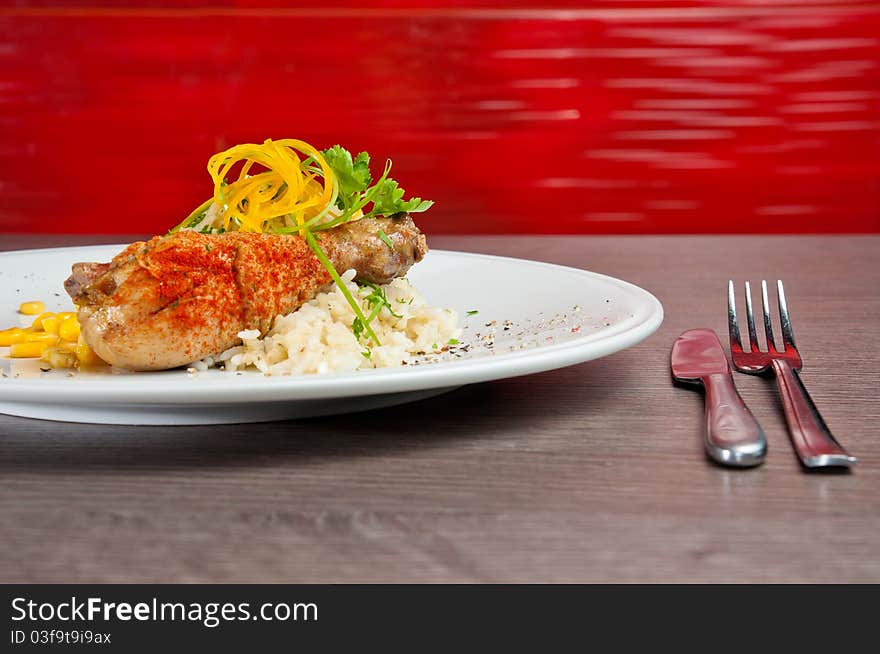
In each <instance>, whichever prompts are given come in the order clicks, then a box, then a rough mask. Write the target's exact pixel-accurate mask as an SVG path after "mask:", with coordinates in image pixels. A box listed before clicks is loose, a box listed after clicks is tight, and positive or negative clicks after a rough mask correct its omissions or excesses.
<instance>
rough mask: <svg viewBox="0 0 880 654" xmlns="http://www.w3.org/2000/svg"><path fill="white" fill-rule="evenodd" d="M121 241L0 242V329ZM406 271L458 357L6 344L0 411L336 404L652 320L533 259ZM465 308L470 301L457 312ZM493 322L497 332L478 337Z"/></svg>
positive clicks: (603, 345)
mask: <svg viewBox="0 0 880 654" xmlns="http://www.w3.org/2000/svg"><path fill="white" fill-rule="evenodd" d="M122 247H123V246H114V245H105V246H92V247H76V248H59V249H50V250H25V251H19V252H7V253H2V254H0V328H5V327H8V326H13V325H18V324H25V322H24V321H25V317H23V316H19V315H18V313H17V309H18V306H19V304H20V303H21V302H22V301H24V300H31V299H41V300H44V301H46V305H47V310H49V311H69V310H71V309H72V305H71V302H70V299H69V298H68V297H67V295H66V294H65V293H64V290H63V286H62V284H63V281H64V279H65V278H66V277H67V275H68V274H69V273H70V266H71V264H72V263H74V262H76V261H108V260H109V259H110V258H112V257H113V256H114V255H115V254H116V253H117V252H119V251H120V250H121V249H122ZM408 277H409V279H410V281H411V282H412V283H413V285H414V286H416V288H418V289H419V290H420V291H421V292H422V294H423V295H424V296H425V298H426V299H427V301H428V302H430V303H431V304H434V305H436V306H441V307H448V308H452V309H455V310H456V311H457V312H458V314H459V322H460V324H461V325H462V326H463V328H464V329H463V334H462V336H461V338H460V339H459V340H460V341H462V343H463V344H468V345H469V348H468V349H467V351H465V352H461V351H459V352H458V354H459V355H460V357H455V356H454V355H452V354H449V353H447V354H446V355H444V357H443V358H444V360H441V361H439V362H435V363H426V364H422V365H415V366H405V367H402V368H393V369H389V368H386V369H381V370H366V371H358V372H355V373H345V374H337V373H330V374H325V375H308V376H299V377H266V376H263V375H262V374H261V373H259V372H257V371H248V372H245V373H244V374H231V373H226V372H224V371H221V370H209V371H207V372H200V373H197V374H195V375H193V374H189V373H187V372H186V371H184V370H182V369H180V370H171V371H164V372H151V373H128V374H116V373H113V372H111V371H109V369H106V368H105V369H103V370H100V371H98V372H78V373H76V374H75V375H73V376H71V375H70V374H69V373H67V372H63V371H51V372H47V373H46V372H41V371H40V370H39V364H38V362H37V361H36V360H33V359H9V358H8V349H7V348H0V371H2V373H3V374H4V376H3V377H0V412H2V413H8V414H12V415H18V416H27V417H31V418H42V419H46V420H64V421H70V422H95V423H112V424H137V425H150V424H152V425H160V424H162V425H165V424H222V423H234V422H261V421H267V420H279V419H284V418H298V417H306V416H317V415H329V414H334V413H345V412H350V411H359V410H363V409H372V408H379V407H384V406H390V405H393V404H400V403H402V402H409V401H413V400H418V399H422V398H425V397H430V396H432V395H437V394H439V393H442V392H444V391H448V390H451V389H452V388H456V387H458V386H462V385H464V384H472V383H475V382H483V381H489V380H492V379H502V378H505V377H514V376H517V375H527V374H530V373H535V372H541V371H545V370H552V369H554V368H561V367H563V366H569V365H572V364H575V363H581V362H583V361H588V360H590V359H596V358H598V357H602V356H606V355H608V354H612V353H614V352H617V351H619V350H623V349H624V348H627V347H630V346H632V345H634V344H636V343H638V342H639V341H641V340H643V339H644V338H646V337H647V336H649V335H650V334H652V333H653V332H654V331H655V330H656V329H657V328H658V327H659V326H660V323H661V321H662V320H663V308H662V307H661V305H660V302H658V301H657V299H656V298H655V297H654V296H653V295H651V294H650V293H648V292H647V291H644V290H642V289H641V288H639V287H637V286H633V285H632V284H628V283H626V282H623V281H620V280H617V279H614V278H612V277H606V276H604V275H599V274H596V273H592V272H587V271H585V270H577V269H574V268H566V267H563V266H556V265H551V264H547V263H539V262H536V261H526V260H522V259H509V258H504V257H494V256H488V255H480V254H467V253H462V252H447V251H442V250H435V251H432V252H430V253H429V254H428V256H427V257H426V258H425V260H424V261H423V262H421V263H420V264H418V265H417V266H415V267H414V268H413V269H412V270H411V271H410V274H409V275H408ZM472 310H476V311H478V312H479V313H477V314H474V315H470V316H469V315H467V312H468V311H472ZM487 323H489V324H490V326H489V327H487V326H486V324H487ZM492 323H494V324H492ZM505 327H507V329H505ZM490 333H494V345H493V347H491V348H488V347H486V341H487V340H488V339H487V335H488V334H490ZM477 334H479V336H477ZM446 359H449V360H446Z"/></svg>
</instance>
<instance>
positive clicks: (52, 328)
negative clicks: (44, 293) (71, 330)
mask: <svg viewBox="0 0 880 654" xmlns="http://www.w3.org/2000/svg"><path fill="white" fill-rule="evenodd" d="M42 327H43V331H45V332H47V333H49V334H57V333H58V318H57V316H47V317H46V318H43V322H42Z"/></svg>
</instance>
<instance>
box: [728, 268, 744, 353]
mask: <svg viewBox="0 0 880 654" xmlns="http://www.w3.org/2000/svg"><path fill="white" fill-rule="evenodd" d="M727 332H728V333H729V334H730V351H731V353H732V352H742V349H743V345H742V339H740V336H739V320H738V319H737V317H736V297H735V294H734V286H733V280H732V279H731V280H730V281H728V282H727Z"/></svg>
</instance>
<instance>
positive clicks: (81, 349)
mask: <svg viewBox="0 0 880 654" xmlns="http://www.w3.org/2000/svg"><path fill="white" fill-rule="evenodd" d="M76 358H77V360H78V361H79V363H80V365H81V366H93V365H96V364H99V363H102V361H101V358H100V357H99V356H98V355H97V354H95V352H94V350H92V348H90V347H89V345H88V343H86V339H85V338H84V337H83V335H82V334H80V335H79V339H78V340H77V342H76Z"/></svg>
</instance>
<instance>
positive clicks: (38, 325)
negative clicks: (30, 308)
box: [31, 311, 55, 331]
mask: <svg viewBox="0 0 880 654" xmlns="http://www.w3.org/2000/svg"><path fill="white" fill-rule="evenodd" d="M54 315H55V314H54V313H52V312H51V311H44V312H43V313H41V314H40V315H39V316H37V317H36V318H34V321H33V322H32V323H31V329H36V330H38V331H39V330H41V329H43V320H45V319H46V318H51V317H53V316H54Z"/></svg>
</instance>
